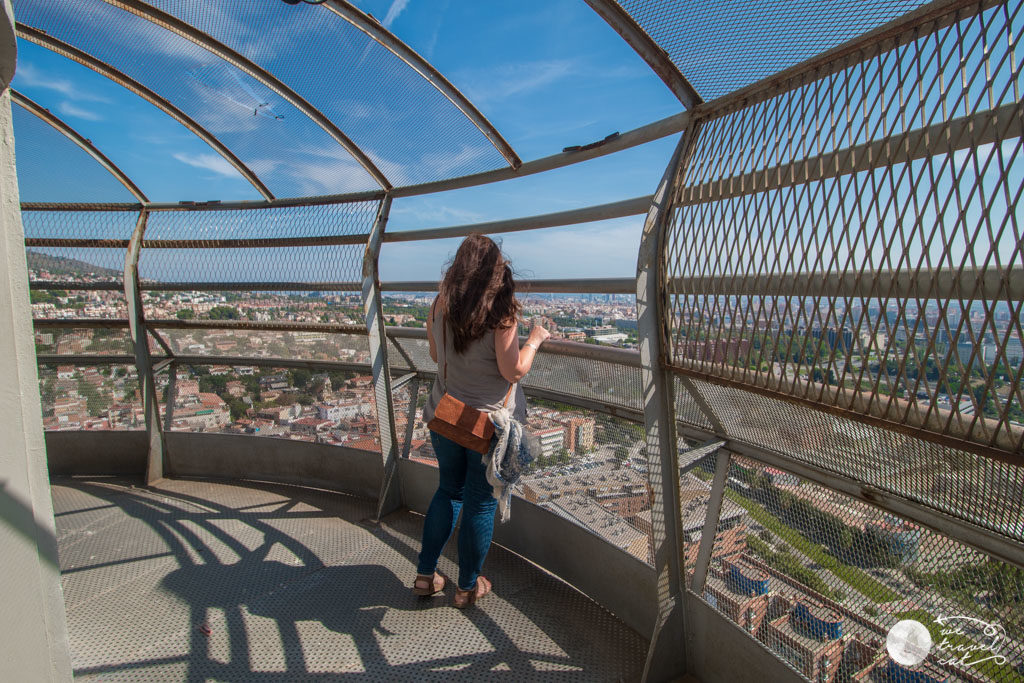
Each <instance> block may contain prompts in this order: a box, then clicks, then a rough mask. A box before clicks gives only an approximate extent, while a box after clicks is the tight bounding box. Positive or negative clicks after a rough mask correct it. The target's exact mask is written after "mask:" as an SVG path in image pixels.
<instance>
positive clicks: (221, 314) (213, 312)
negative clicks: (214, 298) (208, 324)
mask: <svg viewBox="0 0 1024 683" xmlns="http://www.w3.org/2000/svg"><path fill="white" fill-rule="evenodd" d="M209 316H210V320H238V319H239V318H240V317H241V316H240V314H239V313H238V309H237V308H235V307H234V306H214V307H213V308H211V309H210V312H209Z"/></svg>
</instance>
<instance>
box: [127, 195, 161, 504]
mask: <svg viewBox="0 0 1024 683" xmlns="http://www.w3.org/2000/svg"><path fill="white" fill-rule="evenodd" d="M148 220H149V212H148V211H147V210H146V209H145V208H143V209H141V210H140V211H139V219H138V221H137V222H136V224H135V230H134V231H133V232H132V236H131V239H130V240H129V241H128V248H127V250H126V251H125V256H124V296H125V304H126V305H127V307H128V330H129V333H130V334H131V338H132V345H133V346H134V348H135V369H136V372H137V373H138V376H139V390H140V391H141V392H142V406H143V414H144V415H145V420H146V440H147V443H148V444H149V445H148V451H147V455H146V484H154V483H156V482H158V481H160V480H161V479H163V477H164V455H165V452H166V449H167V443H166V440H165V439H164V430H163V425H161V424H160V405H159V403H158V399H157V395H156V378H155V377H154V373H153V359H152V357H151V356H150V353H149V335H148V333H147V332H146V316H145V312H144V310H143V307H142V288H141V286H140V283H139V256H140V255H141V252H142V239H143V237H144V236H145V234H146V223H147V222H148Z"/></svg>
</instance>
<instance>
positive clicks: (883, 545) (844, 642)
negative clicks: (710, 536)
mask: <svg viewBox="0 0 1024 683" xmlns="http://www.w3.org/2000/svg"><path fill="white" fill-rule="evenodd" d="M711 469H713V461H711V460H710V459H709V460H708V461H707V462H706V464H705V467H704V468H703V470H701V469H698V470H696V471H695V473H694V474H695V476H696V477H697V478H699V479H708V478H709V477H710V476H711V475H710V470H711ZM719 530H720V533H719V535H718V536H717V537H716V538H715V539H714V544H713V546H712V550H711V558H712V559H711V567H710V570H709V572H708V575H707V578H706V580H705V582H704V585H703V586H702V587H701V586H693V588H694V589H695V590H698V591H699V592H700V593H701V596H702V597H703V599H704V600H705V601H707V602H708V603H709V604H711V605H712V606H713V607H715V608H716V609H718V610H719V611H720V612H722V613H723V614H724V615H725V616H727V617H728V618H729V619H730V620H731V621H733V622H734V623H735V624H736V625H737V626H738V627H740V628H741V629H743V630H744V631H746V632H747V633H748V634H749V635H750V636H751V637H753V638H756V639H757V640H759V641H760V642H761V643H763V644H764V645H766V646H767V647H768V648H770V649H771V650H772V651H773V652H775V653H776V654H777V655H778V656H779V657H780V658H782V659H783V660H784V661H786V662H787V663H788V664H790V665H791V666H792V667H793V668H794V669H796V670H797V671H798V672H799V673H801V674H802V675H803V676H804V677H805V678H807V679H810V680H814V681H833V680H864V679H866V680H910V679H911V678H913V677H914V676H917V677H918V679H920V676H922V675H924V676H931V677H932V680H993V681H1015V680H1021V678H1022V676H1021V669H1020V667H1021V664H1022V663H1024V645H1022V637H1024V620H1022V618H1021V616H1022V615H1024V609H1022V608H1024V604H1022V601H1024V572H1022V570H1021V569H1020V568H1017V567H1014V566H1012V565H1008V564H1006V563H1003V562H1000V561H997V560H994V559H992V558H990V557H988V556H987V555H985V554H984V553H981V552H978V551H976V550H973V549H971V548H969V547H967V546H965V545H963V544H960V543H958V542H956V541H953V540H952V539H950V538H948V537H946V536H943V535H941V534H938V533H935V532H932V531H930V530H928V529H926V528H923V527H921V526H919V525H917V524H914V523H913V522H911V521H909V520H906V519H902V518H900V517H897V516H893V515H891V514H887V513H885V512H883V511H881V510H879V509H877V508H875V507H873V506H871V505H869V504H868V503H864V502H862V501H858V500H854V499H852V498H850V497H848V496H845V495H844V494H841V493H838V492H836V491H833V490H830V489H828V488H826V487H823V486H820V485H817V484H814V483H812V482H809V481H807V480H804V479H801V478H800V477H797V476H795V475H793V474H792V473H789V472H786V471H784V470H781V469H778V468H774V467H768V466H765V465H763V464H761V463H759V462H757V461H755V460H752V459H748V458H743V457H739V456H733V458H732V460H731V467H730V469H729V473H728V484H727V487H726V490H725V498H724V501H723V506H722V514H721V517H720V526H719ZM697 542H699V541H698V540H696V539H695V540H694V543H697ZM691 552H692V551H691V549H690V548H689V547H688V548H687V557H688V558H689V556H690V554H691ZM687 564H688V567H689V566H690V565H691V563H689V562H688V563H687ZM904 620H914V621H917V622H919V623H920V624H922V625H923V627H924V628H925V629H927V631H928V632H929V633H930V635H931V638H932V644H931V646H930V654H928V657H927V659H925V660H924V662H923V663H921V664H919V665H914V666H912V667H911V666H909V665H908V666H907V667H903V666H901V665H900V664H899V663H898V662H899V661H901V657H899V656H898V654H897V656H894V657H893V656H886V655H887V645H886V643H887V635H888V633H889V630H890V629H891V628H892V627H893V626H895V625H896V624H897V622H900V621H904ZM972 647H973V649H969V648H972ZM888 652H889V654H891V653H892V651H891V649H890V650H889V651H888ZM925 653H926V654H927V653H928V648H925ZM922 659H923V657H922ZM904 663H906V662H904Z"/></svg>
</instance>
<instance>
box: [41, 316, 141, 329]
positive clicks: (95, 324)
mask: <svg viewBox="0 0 1024 683" xmlns="http://www.w3.org/2000/svg"><path fill="white" fill-rule="evenodd" d="M32 325H33V326H34V327H35V328H36V329H48V328H54V327H58V328H64V329H68V328H76V329H84V328H93V329H124V328H127V327H128V319H127V318H33V319H32Z"/></svg>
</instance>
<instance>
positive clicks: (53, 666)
mask: <svg viewBox="0 0 1024 683" xmlns="http://www.w3.org/2000/svg"><path fill="white" fill-rule="evenodd" d="M0 14H2V16H0V78H2V79H3V80H2V81H0V88H2V94H0V235H2V237H0V264H2V276H0V434H3V438H4V444H3V448H0V548H2V549H3V552H2V556H0V557H2V559H0V576H2V577H3V580H2V581H0V605H3V609H2V610H0V614H2V616H0V680H5V681H69V680H71V657H70V654H69V652H68V638H67V622H66V619H65V615H64V594H63V591H62V590H61V585H60V568H59V565H58V563H57V535H56V531H55V527H54V521H53V505H52V503H51V500H50V482H49V479H48V476H47V472H46V449H45V446H44V443H43V420H42V409H41V406H40V401H39V379H38V376H37V372H36V354H35V346H34V345H35V341H34V339H33V334H32V309H31V306H30V305H29V293H28V270H27V267H26V264H25V237H24V232H23V230H22V226H21V211H20V208H19V199H18V178H17V174H16V173H15V169H14V132H13V129H12V125H11V97H10V92H9V91H8V90H7V85H8V79H9V78H10V77H11V74H12V73H13V64H14V61H15V57H16V54H15V42H14V20H13V13H12V10H11V4H10V0H2V2H0Z"/></svg>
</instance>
